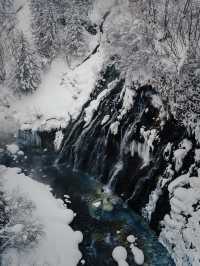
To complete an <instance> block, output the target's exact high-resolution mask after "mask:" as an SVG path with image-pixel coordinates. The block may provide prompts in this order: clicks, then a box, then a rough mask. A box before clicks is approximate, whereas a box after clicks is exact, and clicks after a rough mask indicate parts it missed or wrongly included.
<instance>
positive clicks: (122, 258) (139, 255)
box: [112, 235, 144, 266]
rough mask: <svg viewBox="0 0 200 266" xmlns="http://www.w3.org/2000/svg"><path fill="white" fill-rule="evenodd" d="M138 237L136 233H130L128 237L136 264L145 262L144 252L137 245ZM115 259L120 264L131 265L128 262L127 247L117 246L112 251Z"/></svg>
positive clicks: (119, 265)
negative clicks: (135, 235)
mask: <svg viewBox="0 0 200 266" xmlns="http://www.w3.org/2000/svg"><path fill="white" fill-rule="evenodd" d="M136 240H137V239H136V238H135V237H134V235H129V236H128V237H127V242H128V243H129V247H130V249H131V253H132V254H133V257H134V262H135V264H136V265H143V264H144V253H143V251H142V250H141V249H140V248H138V247H137V244H136ZM112 257H113V259H114V260H115V261H116V262H117V264H118V266H129V264H128V263H127V258H128V253H127V250H126V248H125V247H123V246H117V247H115V248H114V249H113V252H112Z"/></svg>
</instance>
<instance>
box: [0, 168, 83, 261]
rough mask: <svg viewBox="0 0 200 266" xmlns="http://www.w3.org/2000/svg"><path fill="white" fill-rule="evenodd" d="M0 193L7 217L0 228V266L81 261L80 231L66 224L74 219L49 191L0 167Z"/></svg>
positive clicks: (13, 170) (16, 172)
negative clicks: (0, 260) (0, 253)
mask: <svg viewBox="0 0 200 266" xmlns="http://www.w3.org/2000/svg"><path fill="white" fill-rule="evenodd" d="M0 177H1V178H0V190H1V192H2V193H3V194H4V201H5V203H6V208H5V215H6V217H8V218H9V222H8V223H7V224H6V226H4V227H1V230H0V238H1V241H2V245H1V249H3V254H2V256H1V259H2V264H1V265H2V266H5V265H9V266H16V265H20V266H27V265H29V266H33V265H34V266H44V265H48V266H55V265H56V266H66V263H67V266H75V265H77V263H78V261H79V260H80V259H81V253H80V251H79V249H78V244H79V243H80V242H81V241H82V234H81V232H78V231H76V232H74V231H73V230H72V228H71V227H70V226H69V224H70V223H71V222H72V220H73V218H74V213H73V211H72V210H70V209H67V207H66V205H65V204H64V202H63V201H62V200H59V199H55V198H54V197H53V195H52V194H51V189H50V188H49V187H48V186H46V185H44V184H41V183H39V182H37V181H34V180H32V179H31V178H29V177H27V176H25V175H24V174H22V173H21V172H20V169H17V168H6V167H4V166H0Z"/></svg>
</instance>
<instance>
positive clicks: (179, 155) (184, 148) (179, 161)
mask: <svg viewBox="0 0 200 266" xmlns="http://www.w3.org/2000/svg"><path fill="white" fill-rule="evenodd" d="M191 149H192V142H191V141H189V140H187V139H184V140H183V141H182V142H181V143H180V148H179V149H177V150H176V151H175V152H174V161H175V170H176V171H177V172H178V171H179V170H180V169H181V167H182V165H183V160H184V158H185V156H186V155H187V154H188V152H189V151H190V150H191Z"/></svg>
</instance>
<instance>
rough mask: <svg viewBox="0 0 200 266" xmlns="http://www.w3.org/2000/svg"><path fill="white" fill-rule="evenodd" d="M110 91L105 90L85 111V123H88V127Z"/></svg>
mask: <svg viewBox="0 0 200 266" xmlns="http://www.w3.org/2000/svg"><path fill="white" fill-rule="evenodd" d="M108 92H109V90H108V89H106V90H103V91H102V92H101V93H100V94H99V95H98V97H97V99H95V100H93V101H91V102H90V105H89V106H88V107H87V108H86V109H85V116H84V121H85V123H86V126H87V125H88V124H89V123H90V122H91V120H92V117H93V115H94V113H95V111H97V109H98V106H99V104H100V102H101V101H102V100H103V99H104V98H105V97H106V96H107V94H108Z"/></svg>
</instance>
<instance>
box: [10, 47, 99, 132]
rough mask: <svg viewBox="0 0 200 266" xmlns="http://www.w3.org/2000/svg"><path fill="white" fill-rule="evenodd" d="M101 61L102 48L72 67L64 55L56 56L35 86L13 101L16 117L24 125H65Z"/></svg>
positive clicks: (84, 97) (86, 92)
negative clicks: (36, 88) (39, 83)
mask: <svg viewBox="0 0 200 266" xmlns="http://www.w3.org/2000/svg"><path fill="white" fill-rule="evenodd" d="M102 63H103V53H102V51H99V52H97V53H96V54H95V55H94V56H92V57H91V58H90V59H88V60H87V61H86V62H85V63H83V64H82V65H80V66H78V67H76V68H75V69H73V70H72V69H70V68H69V67H68V65H67V63H66V62H65V61H64V60H63V59H61V58H57V59H55V60H54V62H53V63H52V65H51V68H50V70H49V71H47V73H46V74H45V75H44V77H43V79H42V83H41V86H40V87H39V88H38V90H37V91H36V92H35V93H34V94H33V95H29V96H26V97H23V98H22V99H20V100H18V101H17V102H14V103H13V104H12V107H13V109H14V110H15V119H16V121H18V122H19V124H20V125H21V127H22V128H23V129H33V130H38V129H39V130H50V129H52V128H65V127H66V124H67V121H68V119H69V118H70V117H71V116H72V117H76V115H77V114H78V113H79V111H80V109H81V107H82V105H83V104H84V103H85V102H86V100H87V99H88V97H89V95H90V92H91V91H92V89H93V88H94V85H95V82H96V78H97V74H98V73H99V71H100V69H101V67H102Z"/></svg>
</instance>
